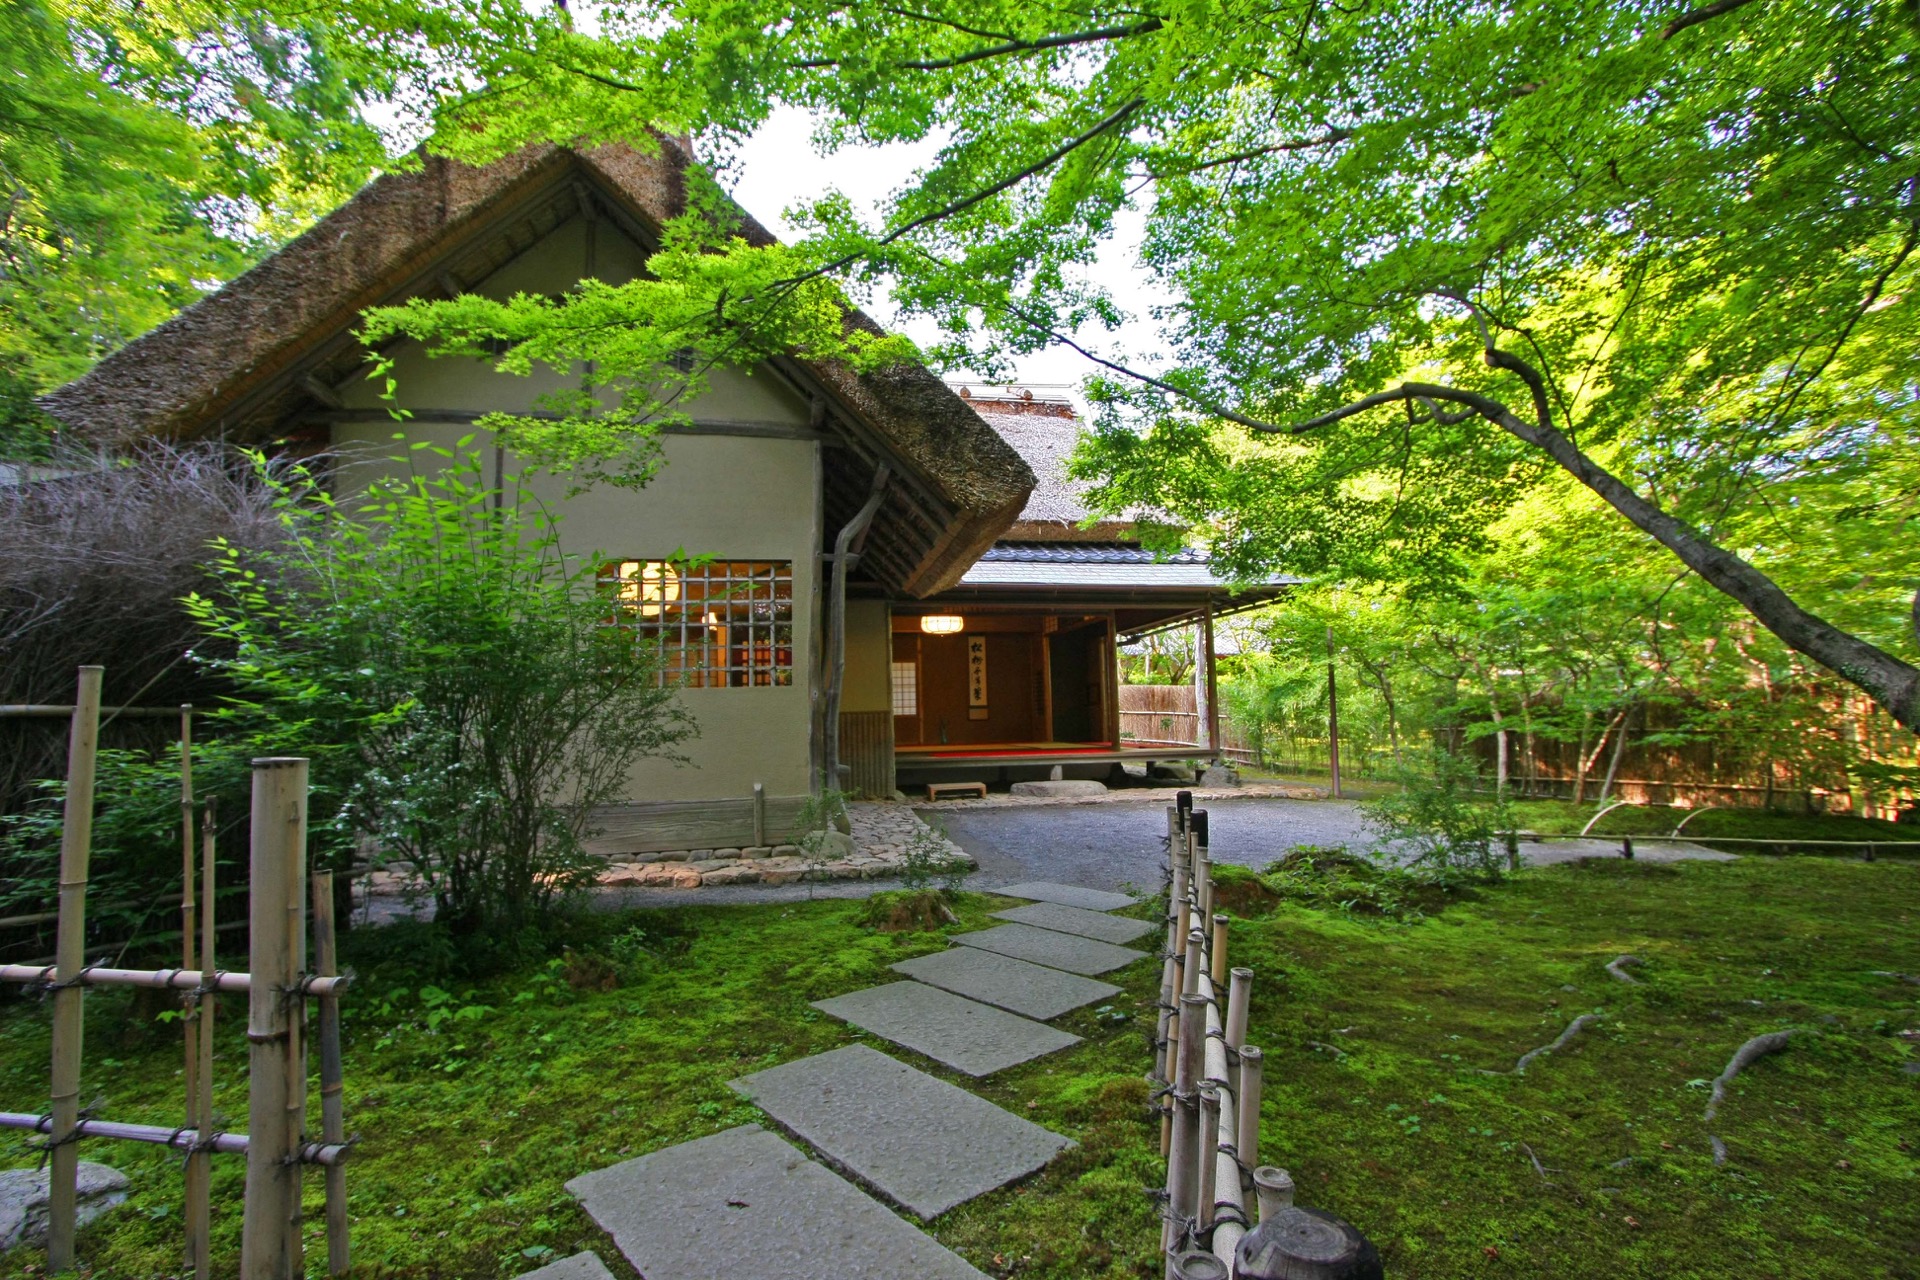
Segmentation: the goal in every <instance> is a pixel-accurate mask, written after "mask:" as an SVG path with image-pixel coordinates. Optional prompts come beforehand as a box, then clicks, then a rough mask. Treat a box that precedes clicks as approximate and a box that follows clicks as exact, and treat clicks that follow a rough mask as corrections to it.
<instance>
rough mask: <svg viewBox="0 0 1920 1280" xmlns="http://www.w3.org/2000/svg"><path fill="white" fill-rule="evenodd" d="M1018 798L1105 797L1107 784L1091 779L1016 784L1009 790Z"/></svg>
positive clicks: (1008, 789) (1062, 779)
mask: <svg viewBox="0 0 1920 1280" xmlns="http://www.w3.org/2000/svg"><path fill="white" fill-rule="evenodd" d="M1007 791H1008V792H1009V794H1012V795H1016V796H1055V797H1063V796H1103V795H1105V794H1107V784H1106V783H1104V782H1094V781H1093V780H1091V779H1080V778H1056V779H1054V780H1053V781H1052V782H1016V783H1014V784H1013V785H1012V786H1011V787H1008V788H1007Z"/></svg>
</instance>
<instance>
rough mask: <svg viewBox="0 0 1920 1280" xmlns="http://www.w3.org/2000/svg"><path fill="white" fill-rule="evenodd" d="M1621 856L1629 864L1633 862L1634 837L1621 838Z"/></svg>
mask: <svg viewBox="0 0 1920 1280" xmlns="http://www.w3.org/2000/svg"><path fill="white" fill-rule="evenodd" d="M1620 856H1621V857H1623V858H1625V859H1626V860H1627V861H1628V862H1632V861H1633V837H1632V836H1621V837H1620Z"/></svg>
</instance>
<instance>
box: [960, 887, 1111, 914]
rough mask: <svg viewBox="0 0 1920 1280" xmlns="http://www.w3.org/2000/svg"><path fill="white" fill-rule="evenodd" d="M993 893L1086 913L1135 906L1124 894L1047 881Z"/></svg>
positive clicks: (1007, 888) (998, 890)
mask: <svg viewBox="0 0 1920 1280" xmlns="http://www.w3.org/2000/svg"><path fill="white" fill-rule="evenodd" d="M992 892H994V893H1003V894H1005V895H1006V896H1007V897H1009V898H1031V899H1033V900H1034V901H1035V902H1057V903H1059V904H1060V905H1061V906H1063V907H1080V908H1082V909H1083V910H1086V911H1118V910H1119V909H1120V908H1121V907H1130V906H1132V905H1133V899H1132V898H1129V897H1128V896H1127V895H1126V894H1124V893H1108V892H1107V891H1106V890H1104V889H1086V888H1082V887H1081V886H1079V885H1077V884H1053V883H1050V882H1048V881H1045V880H1033V881H1028V882H1027V883H1025V884H1010V885H1008V886H1007V887H1006V888H1004V889H994V890H992Z"/></svg>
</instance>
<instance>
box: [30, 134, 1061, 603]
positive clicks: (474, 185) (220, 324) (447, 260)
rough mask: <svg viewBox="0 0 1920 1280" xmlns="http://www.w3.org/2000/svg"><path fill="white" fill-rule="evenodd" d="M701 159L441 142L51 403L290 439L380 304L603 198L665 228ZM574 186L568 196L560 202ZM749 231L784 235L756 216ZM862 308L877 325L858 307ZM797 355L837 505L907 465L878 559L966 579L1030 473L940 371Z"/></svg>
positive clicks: (164, 432)
mask: <svg viewBox="0 0 1920 1280" xmlns="http://www.w3.org/2000/svg"><path fill="white" fill-rule="evenodd" d="M689 163H690V161H689V159H688V157H687V155H686V153H685V152H684V151H682V150H680V149H679V147H677V146H676V145H674V144H673V143H672V142H671V141H667V140H659V141H658V142H657V145H656V146H655V147H653V148H652V149H650V150H648V149H640V148H635V147H630V146H625V145H619V144H613V145H607V146H602V147H596V148H593V149H591V150H572V149H569V148H564V147H554V146H540V147H531V148H528V149H527V150H525V151H522V152H520V153H518V154H516V155H513V156H510V157H508V158H506V159H504V160H500V161H498V162H496V163H494V164H490V165H486V166H484V167H473V166H470V165H464V164H460V163H457V162H454V161H450V160H446V159H442V158H439V157H434V156H428V157H425V158H424V160H423V162H422V164H421V165H420V167H419V168H418V169H416V170H414V171H412V172H407V173H394V174H387V175H384V176H382V177H380V178H377V179H375V180H374V181H373V182H371V183H369V184H368V185H367V186H366V187H365V188H364V189H362V190H361V191H360V192H359V194H357V195H356V196H354V197H353V199H351V200H349V201H348V202H347V203H346V204H344V205H342V206H341V207H340V208H338V209H336V210H334V211H333V212H332V213H330V214H328V215H327V216H326V217H325V218H323V219H321V220H320V221H319V222H318V223H317V224H315V225H314V227H313V228H312V229H311V230H309V231H308V232H307V233H306V234H305V235H303V236H301V237H300V238H299V239H297V240H295V241H294V242H293V243H291V244H289V245H288V246H287V247H286V248H284V249H282V250H281V251H280V252H278V253H276V254H274V255H273V256H272V257H270V258H268V259H266V260H265V261H263V262H261V263H260V264H259V265H258V266H255V267H254V268H253V269H252V270H250V271H248V272H246V273H245V274H244V275H242V276H240V277H239V278H237V279H235V280H233V281H232V282H231V283H229V284H228V285H226V286H225V287H224V288H222V289H220V290H219V291H217V292H215V293H213V294H210V295H209V296H207V297H206V298H204V299H202V300H201V301H199V302H197V303H195V304H194V305H193V306H191V307H188V308H187V309H186V310H184V311H182V312H180V313H179V314H178V315H176V316H174V317H173V318H172V319H170V320H168V321H167V322H165V323H164V324H161V325H159V326H158V327H157V328H155V329H153V330H152V331H151V332H149V333H147V334H146V335H144V336H143V337H140V338H137V339H135V340H134V341H133V342H130V343H128V344H127V345H126V346H125V347H122V348H121V349H120V350H119V351H117V352H115V353H114V354H113V355H111V356H108V357H107V358H106V359H105V360H103V361H101V362H100V363H99V364H98V365H97V366H95V367H94V369H93V370H92V371H90V372H89V373H87V374H86V375H84V376H83V377H80V378H78V379H76V380H75V381H73V382H71V383H68V384H67V385H66V386H64V387H61V388H60V389H59V390H57V391H54V392H52V393H51V394H49V395H48V396H46V397H44V398H43V399H42V401H41V404H42V406H43V407H44V408H45V409H46V410H47V411H48V412H49V413H51V414H52V415H53V416H54V417H56V418H58V419H59V420H60V421H61V422H63V423H64V424H65V425H66V426H67V427H68V428H69V429H70V430H72V431H73V432H74V433H75V434H76V435H77V436H80V437H83V438H85V439H87V440H89V441H91V442H95V443H99V444H108V445H118V444H125V443H128V442H131V441H133V440H136V439H140V438H143V437H154V436H157V437H163V438H169V439H191V438H197V437H209V436H219V437H226V438H233V439H271V438H275V437H276V436H277V435H280V434H284V432H285V430H286V426H287V423H288V421H289V417H290V415H295V414H297V413H298V411H299V410H300V409H301V408H302V407H303V406H304V407H305V408H307V409H309V410H310V409H313V408H315V407H317V406H316V403H315V400H314V397H316V396H320V397H324V396H325V394H326V392H325V389H324V385H323V384H325V383H326V382H327V381H328V380H327V379H326V378H316V377H315V374H316V373H318V372H321V371H324V370H326V369H327V368H328V367H329V366H331V367H333V368H335V369H337V368H339V367H340V365H341V362H342V361H346V362H349V363H353V362H357V361H358V360H359V359H361V358H362V356H363V354H364V353H362V352H361V351H360V350H359V349H358V345H357V343H356V342H355V340H354V339H353V336H352V333H353V329H354V328H355V327H356V325H357V323H358V320H359V316H360V314H361V312H362V311H364V310H365V309H366V308H368V307H371V306H377V305H382V304H389V303H393V302H397V301H400V300H403V299H405V298H408V297H414V296H445V295H446V294H447V293H450V292H457V291H458V289H460V288H463V287H465V286H466V285H467V284H470V283H475V282H477V281H478V279H480V278H481V277H482V276H483V275H484V274H485V272H486V270H487V269H488V268H487V263H488V262H489V261H490V260H494V259H496V258H497V257H498V255H497V254H493V253H490V252H489V249H488V246H489V245H490V244H492V243H495V242H498V243H502V244H513V243H517V241H516V240H515V237H520V238H524V237H525V236H527V235H530V234H538V233H541V229H542V227H543V226H544V227H550V226H551V225H552V223H553V219H554V218H555V217H556V216H565V214H566V212H567V211H568V210H571V209H574V208H578V207H582V206H584V205H586V204H588V203H589V202H591V203H592V204H594V205H595V206H597V207H603V208H605V209H607V210H608V211H609V212H612V213H614V214H616V215H618V216H619V218H620V220H621V221H622V222H623V224H625V225H626V226H627V227H628V228H629V229H630V230H632V231H633V232H634V233H635V234H636V235H637V237H638V238H640V240H641V242H642V243H643V244H651V243H657V236H658V233H659V231H660V228H661V226H662V224H664V223H665V222H666V221H667V220H668V219H670V218H672V217H674V216H676V215H678V214H679V213H681V212H682V211H683V210H684V208H685V196H686V169H687V166H688V164H689ZM556 201H558V202H560V203H561V204H564V205H565V208H563V209H562V210H561V213H560V214H559V215H555V214H554V213H553V210H554V209H555V208H556V207H558V206H557V205H556ZM574 201H577V202H578V203H577V204H575V203H568V202H574ZM738 230H739V233H740V234H741V235H742V236H744V237H745V238H746V239H747V240H748V241H749V242H752V243H757V244H770V243H773V236H772V235H771V234H770V233H769V232H768V231H767V230H766V229H765V228H764V227H762V226H761V225H760V224H759V223H757V222H755V221H754V220H753V219H752V218H751V217H749V216H748V215H746V214H745V213H744V212H742V213H741V214H740V223H739V227H738ZM462 263H464V264H466V271H465V272H464V273H463V272H461V271H460V270H459V266H460V264H462ZM450 266H451V267H452V268H453V270H452V272H451V275H452V278H451V280H450V271H449V268H450ZM461 274H467V275H470V276H471V277H472V279H471V280H462V279H460V278H459V276H460V275H461ZM848 323H849V324H852V325H858V326H863V327H866V328H869V329H873V330H874V331H876V332H877V331H878V326H876V325H875V324H874V323H873V321H872V320H870V319H869V318H867V317H866V316H865V315H863V314H861V313H860V312H858V311H856V310H852V309H851V308H849V312H848ZM779 364H780V366H781V368H782V370H783V372H785V373H786V374H788V375H789V376H790V377H791V378H792V379H793V380H794V381H795V382H796V383H797V384H799V385H801V386H803V387H805V388H807V389H808V390H809V392H810V393H812V394H816V395H818V396H819V397H821V398H822V399H823V400H824V401H825V402H826V403H825V405H824V408H825V409H826V418H827V421H826V424H825V425H826V426H827V428H828V429H829V430H834V431H837V432H839V433H840V434H842V435H844V436H845V438H846V440H845V442H846V444H847V445H848V446H849V447H848V448H846V449H836V450H832V451H831V452H832V453H834V454H836V455H846V456H845V457H844V458H841V459H840V460H839V461H838V462H837V463H836V465H837V466H840V467H841V469H842V470H843V471H846V472H847V474H845V475H842V476H838V477H830V480H832V481H833V483H830V486H829V488H830V495H829V511H828V518H829V520H834V519H835V518H836V516H837V517H838V518H840V519H844V518H845V515H846V514H850V512H846V511H844V510H843V508H845V507H846V505H847V503H848V502H849V501H851V502H852V505H853V506H855V507H857V506H858V505H859V500H863V499H864V497H865V492H864V489H865V478H864V477H866V476H870V475H871V474H872V471H873V469H874V467H875V466H877V464H878V462H879V461H881V460H882V455H884V456H885V460H886V461H888V462H890V463H891V464H892V467H893V472H894V475H895V477H896V479H895V481H894V483H893V485H892V487H891V489H890V492H889V498H888V502H887V504H886V505H885V506H884V507H883V508H882V510H881V514H880V516H879V517H878V518H877V520H876V523H875V525H874V529H873V535H872V539H871V540H870V544H869V545H870V546H871V547H872V548H873V554H870V555H869V557H868V560H867V563H868V565H869V567H870V568H872V569H874V570H875V571H877V572H879V573H880V575H881V576H882V577H883V579H884V580H886V583H887V585H888V586H889V587H891V588H892V589H894V590H897V591H901V592H903V593H905V594H909V595H915V596H921V595H926V594H929V593H931V592H934V591H939V590H941V589H942V588H944V587H946V586H950V585H952V584H953V583H954V582H957V581H958V580H959V577H960V575H961V574H962V573H963V572H964V571H965V570H966V567H967V566H968V565H969V564H971V563H972V562H973V561H974V559H975V558H977V557H978V556H979V554H980V553H981V552H983V551H984V550H986V548H987V547H989V546H990V545H992V543H993V541H994V540H995V539H996V538H997V537H999V536H1000V535H1001V534H1002V533H1003V532H1004V531H1005V530H1006V528H1007V527H1008V526H1009V525H1010V524H1011V523H1012V521H1013V520H1014V518H1015V517H1016V516H1017V515H1018V514H1019V512H1020V509H1021V507H1022V506H1023V505H1024V503H1025V502H1026V500H1027V495H1028V493H1029V492H1030V491H1031V490H1032V488H1033V485H1034V476H1033V473H1032V471H1031V470H1029V469H1028V467H1027V464H1026V463H1025V462H1024V461H1023V460H1022V459H1021V457H1020V455H1019V454H1018V453H1017V452H1015V451H1014V450H1013V449H1012V448H1010V447H1009V446H1008V445H1007V443H1006V442H1005V441H1003V440H1002V439H1001V438H1000V437H999V436H998V435H996V434H995V433H994V431H993V430H992V428H990V427H989V426H988V425H987V424H986V423H984V422H983V421H981V419H980V418H979V417H978V415H976V414H975V413H974V412H973V411H972V410H971V409H969V408H968V407H967V405H966V404H965V403H964V402H963V401H962V400H960V398H959V397H957V396H956V395H955V394H954V393H953V392H952V391H950V390H949V389H948V388H947V387H946V386H945V385H944V384H942V383H941V382H940V380H939V379H938V378H936V377H934V376H933V374H931V373H930V372H928V371H927V370H926V369H925V368H922V367H921V366H919V365H901V366H896V367H894V368H890V369H886V370H882V371H879V372H876V373H872V374H864V375H861V374H856V373H854V372H853V371H852V370H851V369H849V368H847V367H846V366H844V365H841V364H838V363H836V362H831V361H799V360H783V361H781V362H779ZM848 495H854V497H852V498H850V497H849V496H848ZM876 543H878V544H883V545H880V546H874V545H873V544H876Z"/></svg>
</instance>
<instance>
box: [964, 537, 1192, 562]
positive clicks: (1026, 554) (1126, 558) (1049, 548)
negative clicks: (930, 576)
mask: <svg viewBox="0 0 1920 1280" xmlns="http://www.w3.org/2000/svg"><path fill="white" fill-rule="evenodd" d="M980 558H981V559H982V560H1006V561H1020V562H1023V563H1027V564H1205V563H1206V562H1207V556H1206V553H1205V552H1204V551H1199V550H1196V549H1194V548H1192V547H1183V548H1181V549H1180V550H1179V551H1177V552H1175V553H1174V554H1173V555H1171V556H1166V557H1164V558H1163V557H1159V556H1156V555H1154V553H1153V552H1151V551H1149V550H1147V549H1146V548H1145V547H1142V546H1138V545H1136V544H1133V543H1127V542H996V543H994V544H993V546H991V547H989V548H988V549H987V553H986V554H985V555H983V556H981V557H980Z"/></svg>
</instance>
